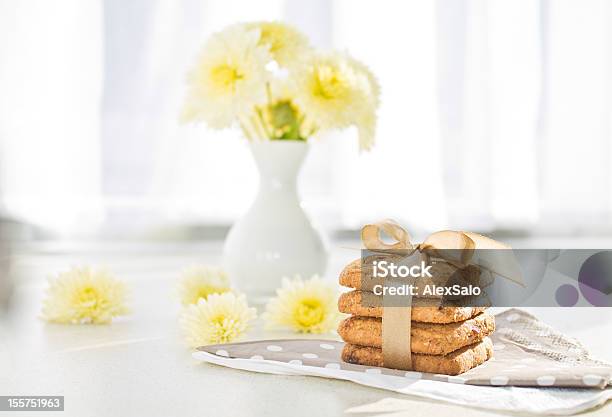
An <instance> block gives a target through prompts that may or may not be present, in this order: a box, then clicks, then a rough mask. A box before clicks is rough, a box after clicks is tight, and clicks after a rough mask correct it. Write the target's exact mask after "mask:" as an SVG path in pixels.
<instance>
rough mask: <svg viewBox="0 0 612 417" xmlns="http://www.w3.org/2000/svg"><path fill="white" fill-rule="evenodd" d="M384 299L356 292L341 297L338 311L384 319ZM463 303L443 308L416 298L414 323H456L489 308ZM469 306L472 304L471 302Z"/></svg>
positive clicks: (414, 300)
mask: <svg viewBox="0 0 612 417" xmlns="http://www.w3.org/2000/svg"><path fill="white" fill-rule="evenodd" d="M382 304H383V303H382V297H381V296H377V295H374V293H371V292H367V291H359V290H354V291H350V292H347V293H344V294H342V295H340V298H339V299H338V310H340V312H341V313H346V314H353V315H355V316H364V317H379V318H380V317H382V312H383V307H382ZM460 304H461V303H457V302H450V301H449V302H445V303H444V305H443V306H440V305H439V301H437V302H428V301H427V299H423V298H414V299H413V306H412V321H418V322H423V323H454V322H458V321H463V320H467V319H470V318H472V317H474V316H475V315H477V314H479V313H482V312H483V311H485V310H486V309H487V307H460ZM469 304H472V303H471V302H470V303H469Z"/></svg>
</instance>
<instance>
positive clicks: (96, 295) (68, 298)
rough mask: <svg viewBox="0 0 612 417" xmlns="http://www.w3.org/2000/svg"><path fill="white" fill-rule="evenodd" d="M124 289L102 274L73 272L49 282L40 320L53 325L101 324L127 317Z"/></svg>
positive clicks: (87, 269)
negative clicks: (123, 316)
mask: <svg viewBox="0 0 612 417" xmlns="http://www.w3.org/2000/svg"><path fill="white" fill-rule="evenodd" d="M125 299H126V289H125V285H124V284H123V282H121V281H118V280H116V279H115V278H113V277H112V276H111V275H110V274H109V273H107V272H106V271H103V270H95V269H92V268H90V267H83V268H73V269H71V270H69V271H67V272H63V273H60V274H59V275H58V276H57V277H56V278H50V279H49V288H48V289H47V297H46V299H45V300H44V302H43V308H42V318H43V319H44V320H47V321H49V322H54V323H69V324H89V323H91V324H101V323H110V322H111V321H112V319H113V317H116V316H120V315H123V314H126V313H127V312H128V309H127V307H126V304H125Z"/></svg>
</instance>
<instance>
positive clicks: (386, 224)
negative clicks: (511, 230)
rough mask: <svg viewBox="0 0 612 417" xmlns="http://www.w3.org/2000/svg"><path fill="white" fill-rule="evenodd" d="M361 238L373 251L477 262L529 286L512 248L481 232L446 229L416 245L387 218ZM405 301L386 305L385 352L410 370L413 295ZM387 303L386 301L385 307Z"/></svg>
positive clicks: (460, 264)
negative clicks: (388, 240)
mask: <svg viewBox="0 0 612 417" xmlns="http://www.w3.org/2000/svg"><path fill="white" fill-rule="evenodd" d="M382 233H385V234H386V235H388V236H389V237H390V238H392V239H393V240H394V242H393V243H385V242H383V240H382V239H381V234H382ZM361 240H362V242H363V244H364V246H365V247H366V249H369V250H372V251H380V250H383V251H386V252H393V251H400V252H403V253H406V251H408V255H410V254H412V253H414V252H416V251H418V252H420V253H421V255H425V256H426V257H434V258H439V259H442V260H444V261H445V262H448V263H449V264H451V265H453V266H455V267H457V268H464V267H465V266H467V265H469V264H475V265H478V266H479V267H480V268H482V269H485V270H487V271H489V272H490V273H491V274H496V275H499V276H501V277H504V278H506V279H509V280H511V281H513V282H516V283H517V284H519V285H521V286H525V284H524V282H523V279H522V273H521V269H520V266H519V265H518V262H517V261H516V258H515V257H514V255H513V253H512V250H511V248H510V247H509V246H507V245H504V244H503V243H500V242H497V241H495V240H493V239H490V238H488V237H485V236H482V235H479V234H477V233H471V232H460V231H453V230H443V231H439V232H435V233H432V234H431V235H429V236H428V237H427V239H425V241H424V242H423V243H420V244H416V245H415V244H413V243H412V242H411V241H410V234H409V233H408V232H407V231H406V230H405V229H404V228H403V227H402V226H400V225H399V224H398V223H397V222H395V221H394V220H383V221H381V222H378V223H374V224H368V225H365V226H364V227H363V228H362V229H361ZM480 249H491V250H480ZM384 297H385V296H384V295H383V298H384ZM405 301H406V305H404V306H401V307H384V308H383V317H382V328H383V333H382V353H383V364H384V366H386V367H390V368H395V369H404V370H410V369H412V354H411V348H410V343H411V342H410V329H411V326H412V320H411V316H412V297H411V296H408V297H407V299H406V300H405ZM384 304H385V303H384V300H383V306H384Z"/></svg>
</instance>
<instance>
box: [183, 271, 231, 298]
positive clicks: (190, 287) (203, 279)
mask: <svg viewBox="0 0 612 417" xmlns="http://www.w3.org/2000/svg"><path fill="white" fill-rule="evenodd" d="M230 290H231V288H230V281H229V278H228V276H227V273H226V272H225V271H224V270H223V269H221V268H216V267H212V266H205V265H195V266H191V267H189V268H187V269H185V270H184V271H183V274H182V276H181V280H180V282H179V285H178V295H179V298H180V300H181V303H183V305H189V304H197V302H198V301H199V300H200V298H203V299H205V300H206V299H207V298H208V296H209V295H211V294H223V293H224V292H228V291H230Z"/></svg>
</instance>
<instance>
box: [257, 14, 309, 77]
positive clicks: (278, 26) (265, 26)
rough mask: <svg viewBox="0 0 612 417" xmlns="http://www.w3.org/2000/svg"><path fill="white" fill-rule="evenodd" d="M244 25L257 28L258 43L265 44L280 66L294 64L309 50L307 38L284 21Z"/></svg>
mask: <svg viewBox="0 0 612 417" xmlns="http://www.w3.org/2000/svg"><path fill="white" fill-rule="evenodd" d="M245 27H246V28H247V30H252V29H259V33H260V38H259V44H260V45H265V46H267V47H268V48H269V51H270V54H271V55H272V58H273V59H274V60H275V61H276V62H277V63H278V65H280V66H282V67H289V66H291V65H293V64H296V63H297V62H299V61H301V60H302V59H303V58H304V56H305V55H306V54H308V53H309V51H310V46H309V43H308V38H306V36H304V35H303V34H302V33H301V32H300V31H298V30H297V29H295V28H294V27H292V26H289V25H287V24H285V23H280V22H253V23H246V24H245Z"/></svg>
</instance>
